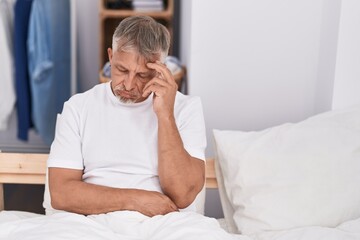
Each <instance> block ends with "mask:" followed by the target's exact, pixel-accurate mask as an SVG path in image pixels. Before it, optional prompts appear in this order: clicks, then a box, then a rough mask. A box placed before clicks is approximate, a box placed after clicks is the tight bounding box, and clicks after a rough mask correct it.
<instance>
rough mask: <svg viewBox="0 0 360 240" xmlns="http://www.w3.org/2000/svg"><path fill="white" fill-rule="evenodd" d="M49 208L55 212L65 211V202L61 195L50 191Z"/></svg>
mask: <svg viewBox="0 0 360 240" xmlns="http://www.w3.org/2000/svg"><path fill="white" fill-rule="evenodd" d="M50 196H51V206H52V207H53V208H54V209H57V210H66V201H65V200H64V199H62V194H60V193H58V192H56V191H54V190H52V191H50Z"/></svg>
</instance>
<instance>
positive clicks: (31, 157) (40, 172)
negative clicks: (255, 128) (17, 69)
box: [0, 152, 217, 210]
mask: <svg viewBox="0 0 360 240" xmlns="http://www.w3.org/2000/svg"><path fill="white" fill-rule="evenodd" d="M47 159H48V154H36V153H1V152H0V210H3V209H4V188H3V184H6V183H17V184H45V176H46V161H47ZM206 188H217V181H216V175H215V167H214V160H213V159H207V160H206Z"/></svg>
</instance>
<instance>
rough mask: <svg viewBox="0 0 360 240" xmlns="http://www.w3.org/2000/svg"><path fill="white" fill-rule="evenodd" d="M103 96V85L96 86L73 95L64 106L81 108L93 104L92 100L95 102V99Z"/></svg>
mask: <svg viewBox="0 0 360 240" xmlns="http://www.w3.org/2000/svg"><path fill="white" fill-rule="evenodd" d="M104 94H105V83H102V84H97V85H95V86H94V87H92V88H91V89H89V90H87V91H85V92H82V93H77V94H74V95H73V96H71V97H70V99H69V100H68V101H67V103H66V104H67V105H71V106H73V107H75V108H82V107H83V106H84V105H87V104H90V105H91V104H93V101H94V100H95V101H97V98H100V97H101V96H102V95H104Z"/></svg>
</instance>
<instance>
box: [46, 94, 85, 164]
mask: <svg viewBox="0 0 360 240" xmlns="http://www.w3.org/2000/svg"><path fill="white" fill-rule="evenodd" d="M70 101H71V99H70ZM48 167H60V168H71V169H79V170H82V169H83V168H84V165H83V158H82V152H81V136H80V117H79V111H76V110H75V108H74V106H73V105H72V104H71V103H70V102H69V101H68V102H66V103H65V104H64V109H63V111H62V113H61V114H58V115H57V120H56V130H55V139H54V141H53V143H52V145H51V150H50V155H49V159H48Z"/></svg>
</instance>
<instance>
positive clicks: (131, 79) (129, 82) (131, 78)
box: [124, 73, 136, 91]
mask: <svg viewBox="0 0 360 240" xmlns="http://www.w3.org/2000/svg"><path fill="white" fill-rule="evenodd" d="M135 81H136V79H135V74H132V73H129V74H127V75H126V77H125V80H124V86H125V90H127V91H130V90H132V89H133V88H134V86H135Z"/></svg>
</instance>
